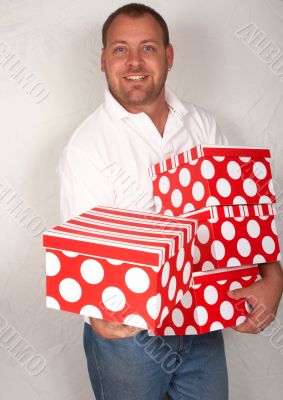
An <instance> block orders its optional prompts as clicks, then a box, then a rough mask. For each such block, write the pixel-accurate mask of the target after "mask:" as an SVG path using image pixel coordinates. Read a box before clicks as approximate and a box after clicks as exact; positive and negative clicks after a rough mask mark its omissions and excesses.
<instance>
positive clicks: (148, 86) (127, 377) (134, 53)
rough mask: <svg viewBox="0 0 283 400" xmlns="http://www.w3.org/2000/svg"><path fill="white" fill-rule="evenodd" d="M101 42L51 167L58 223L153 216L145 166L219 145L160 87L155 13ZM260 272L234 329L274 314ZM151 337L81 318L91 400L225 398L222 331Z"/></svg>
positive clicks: (118, 20)
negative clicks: (93, 71) (96, 69)
mask: <svg viewBox="0 0 283 400" xmlns="http://www.w3.org/2000/svg"><path fill="white" fill-rule="evenodd" d="M102 39H103V49H102V55H101V69H102V71H104V72H105V74H106V79H107V83H108V89H107V90H106V94H105V102H104V103H103V104H102V105H101V106H100V107H99V108H98V109H97V110H96V111H95V112H94V113H93V114H92V115H91V116H90V117H89V118H88V119H87V120H86V121H85V122H84V123H83V124H82V125H81V126H80V127H79V128H78V129H77V131H76V132H75V134H74V135H73V136H72V138H71V140H70V142H69V143H68V146H67V147H66V149H65V150H64V153H63V155H62V158H61V162H60V165H59V172H60V176H61V209H62V216H63V219H64V220H66V219H68V218H70V217H71V216H74V215H77V214H79V213H81V212H83V211H85V210H86V209H89V208H91V207H94V206H96V205H107V206H114V207H120V208H131V209H136V210H141V211H145V210H146V211H154V204H153V201H152V198H153V195H152V184H151V181H150V179H149V176H148V166H149V165H150V164H152V163H157V162H159V161H160V160H162V159H164V158H165V157H168V156H169V155H171V154H175V153H179V152H181V151H184V150H185V149H188V148H190V147H192V146H194V145H197V144H199V143H205V144H209V143H211V144H213V143H214V144H225V143H226V141H225V138H224V137H223V136H222V135H221V133H220V132H219V131H218V130H217V126H216V123H215V120H214V119H213V117H212V116H211V115H210V114H209V113H208V112H206V111H205V110H202V109H200V108H198V107H195V106H194V105H192V104H189V103H184V102H181V101H180V100H179V99H178V98H177V97H176V96H175V95H174V94H173V93H171V92H170V91H169V90H168V89H165V81H166V78H167V73H168V71H169V70H170V69H171V67H172V65H173V47H172V45H171V44H170V43H169V34H168V29H167V26H166V23H165V21H164V20H163V18H162V17H161V16H160V15H159V14H157V13H156V12H155V11H154V10H152V9H151V8H149V7H147V6H144V5H141V4H129V5H126V6H124V7H121V8H120V9H118V10H116V11H115V12H114V13H113V14H111V15H110V16H109V17H108V19H107V20H106V22H105V23H104V26H103V31H102ZM121 177H122V178H121ZM260 269H261V274H262V276H263V279H262V280H261V281H260V282H257V283H255V284H254V285H252V286H251V287H250V288H248V289H237V290H234V291H233V292H230V293H229V295H230V296H231V297H232V298H242V297H245V298H251V301H250V302H251V305H252V306H253V307H254V308H253V312H252V314H251V315H250V317H249V318H248V319H247V320H246V322H244V323H242V324H241V325H240V326H238V327H237V328H235V329H236V330H237V331H240V332H249V333H256V332H258V331H259V330H260V329H263V328H265V327H266V326H267V325H268V324H269V323H270V322H271V321H272V319H274V316H275V314H276V311H277V307H278V304H279V300H280V296H281V293H282V285H283V284H282V272H281V268H280V265H279V264H278V263H273V264H269V265H262V266H261V267H260ZM260 304H264V305H265V311H264V312H262V308H260V309H259V308H258V305H260ZM151 340H152V338H150V337H149V336H148V335H147V332H146V331H142V332H141V331H140V330H139V329H137V328H134V327H132V328H131V327H126V326H125V325H121V324H117V323H114V322H107V321H103V320H100V319H97V318H91V320H90V321H88V320H87V323H86V324H85V332H84V346H85V352H86V357H87V362H88V370H89V375H90V380H91V383H92V387H93V390H94V393H95V396H96V399H97V400H158V399H162V398H163V396H164V395H165V394H166V393H167V395H168V396H169V398H170V399H173V400H177V399H184V400H185V399H186V400H193V399H194V400H196V399H198V400H227V398H228V384H227V369H226V361H225V352H224V345H223V338H222V334H221V331H215V332H212V333H209V334H204V335H199V336H189V335H187V336H183V337H182V336H180V337H179V336H176V337H169V336H168V337H163V338H162V345H161V344H160V343H161V342H158V341H156V340H155V341H151ZM160 340H161V339H160ZM146 341H148V343H149V344H150V346H151V349H150V351H149V350H148V349H149V347H150V346H149V347H147V351H145V346H144V345H142V343H145V342H146ZM164 345H166V346H169V348H170V349H171V350H172V354H174V355H175V361H174V360H173V361H174V362H175V365H174V368H173V370H172V369H171V370H170V372H169V371H168V370H166V369H165V368H163V367H162V364H161V363H160V362H159V361H158V357H157V356H158V353H159V352H160V351H161V350H162V349H161V347H162V346H164Z"/></svg>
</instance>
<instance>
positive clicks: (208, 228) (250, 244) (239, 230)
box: [182, 204, 281, 271]
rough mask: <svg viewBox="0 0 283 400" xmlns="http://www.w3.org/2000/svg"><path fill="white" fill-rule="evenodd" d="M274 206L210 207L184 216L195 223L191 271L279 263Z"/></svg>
mask: <svg viewBox="0 0 283 400" xmlns="http://www.w3.org/2000/svg"><path fill="white" fill-rule="evenodd" d="M274 214H275V207H274V204H259V205H257V204H254V205H251V204H250V205H242V206H212V207H205V208H203V209H201V210H197V211H192V212H189V213H187V214H183V215H182V216H183V217H184V218H186V217H188V218H193V219H196V220H197V221H198V228H197V235H196V238H195V241H194V259H193V270H194V271H209V270H213V269H217V268H225V267H236V266H240V265H248V264H258V263H265V262H273V261H277V260H280V258H281V257H280V249H279V243H278V237H277V231H276V225H275V219H274Z"/></svg>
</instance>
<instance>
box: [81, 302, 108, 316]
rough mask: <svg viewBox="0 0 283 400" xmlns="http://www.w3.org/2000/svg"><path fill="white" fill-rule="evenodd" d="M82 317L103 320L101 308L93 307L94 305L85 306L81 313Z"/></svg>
mask: <svg viewBox="0 0 283 400" xmlns="http://www.w3.org/2000/svg"><path fill="white" fill-rule="evenodd" d="M80 314H81V315H86V316H87V317H93V318H100V319H102V318H103V317H102V313H101V311H100V310H99V308H97V307H95V306H92V305H86V306H84V307H83V308H82V309H81V311H80Z"/></svg>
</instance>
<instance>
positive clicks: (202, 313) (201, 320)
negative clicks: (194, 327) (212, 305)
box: [194, 306, 208, 326]
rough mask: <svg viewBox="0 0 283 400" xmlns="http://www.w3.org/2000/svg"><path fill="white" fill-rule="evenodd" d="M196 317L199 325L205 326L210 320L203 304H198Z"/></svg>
mask: <svg viewBox="0 0 283 400" xmlns="http://www.w3.org/2000/svg"><path fill="white" fill-rule="evenodd" d="M194 319H195V322H196V323H197V324H198V325H199V326H203V325H205V324H206V323H207V320H208V314H207V311H206V309H205V308H204V307H203V306H197V307H196V308H195V310H194Z"/></svg>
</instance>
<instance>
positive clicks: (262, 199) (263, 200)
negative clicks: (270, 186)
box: [259, 196, 272, 204]
mask: <svg viewBox="0 0 283 400" xmlns="http://www.w3.org/2000/svg"><path fill="white" fill-rule="evenodd" d="M269 203H272V201H271V200H270V198H269V197H268V196H260V198H259V204H269Z"/></svg>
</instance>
